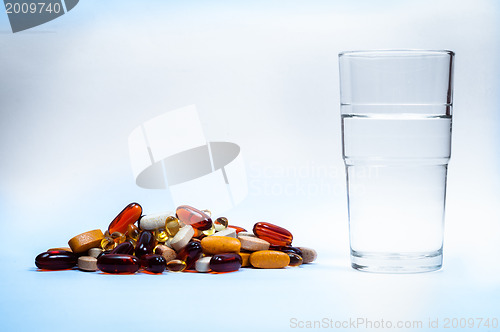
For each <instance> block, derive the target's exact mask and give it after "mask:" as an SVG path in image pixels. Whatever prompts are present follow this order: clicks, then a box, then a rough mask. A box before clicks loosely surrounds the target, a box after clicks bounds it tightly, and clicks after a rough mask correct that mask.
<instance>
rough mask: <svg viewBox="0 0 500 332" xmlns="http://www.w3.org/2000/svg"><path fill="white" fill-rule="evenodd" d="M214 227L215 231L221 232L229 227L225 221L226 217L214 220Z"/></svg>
mask: <svg viewBox="0 0 500 332" xmlns="http://www.w3.org/2000/svg"><path fill="white" fill-rule="evenodd" d="M214 225H215V227H216V228H217V231H221V230H223V229H225V228H227V225H229V221H228V220H227V218H226V217H219V218H217V219H215V221H214Z"/></svg>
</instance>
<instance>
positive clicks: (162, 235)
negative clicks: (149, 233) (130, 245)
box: [155, 229, 168, 242]
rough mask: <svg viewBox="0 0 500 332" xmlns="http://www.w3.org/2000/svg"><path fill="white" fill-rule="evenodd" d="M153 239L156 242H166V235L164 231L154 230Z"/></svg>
mask: <svg viewBox="0 0 500 332" xmlns="http://www.w3.org/2000/svg"><path fill="white" fill-rule="evenodd" d="M155 239H156V241H158V242H165V241H167V240H168V233H167V231H166V230H164V229H156V230H155Z"/></svg>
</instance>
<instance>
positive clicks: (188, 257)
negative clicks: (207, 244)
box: [177, 240, 203, 269]
mask: <svg viewBox="0 0 500 332" xmlns="http://www.w3.org/2000/svg"><path fill="white" fill-rule="evenodd" d="M202 253H203V250H202V248H201V243H200V242H199V241H196V240H191V241H190V242H189V243H188V244H187V245H186V246H185V247H184V248H182V249H181V251H179V252H178V253H177V259H180V260H183V261H184V262H186V269H190V268H192V267H193V266H194V263H196V261H197V260H198V258H200V257H201V254H202Z"/></svg>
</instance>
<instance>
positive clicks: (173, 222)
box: [165, 216, 181, 237]
mask: <svg viewBox="0 0 500 332" xmlns="http://www.w3.org/2000/svg"><path fill="white" fill-rule="evenodd" d="M180 228H181V226H180V225H179V219H177V218H176V217H174V216H169V217H167V219H166V220H165V230H166V231H167V234H168V236H169V237H174V236H175V234H177V232H178V231H179V229H180Z"/></svg>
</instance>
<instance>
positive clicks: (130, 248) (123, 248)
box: [110, 241, 134, 255]
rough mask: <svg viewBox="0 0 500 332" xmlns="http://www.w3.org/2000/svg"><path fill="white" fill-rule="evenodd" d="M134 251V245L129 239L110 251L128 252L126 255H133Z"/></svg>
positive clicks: (115, 252)
mask: <svg viewBox="0 0 500 332" xmlns="http://www.w3.org/2000/svg"><path fill="white" fill-rule="evenodd" d="M133 253H134V245H133V244H132V243H130V242H129V241H126V242H123V243H120V244H119V245H117V246H116V247H115V248H114V249H113V250H111V252H110V254H126V255H132V254H133Z"/></svg>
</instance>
